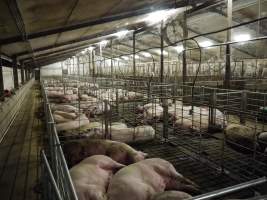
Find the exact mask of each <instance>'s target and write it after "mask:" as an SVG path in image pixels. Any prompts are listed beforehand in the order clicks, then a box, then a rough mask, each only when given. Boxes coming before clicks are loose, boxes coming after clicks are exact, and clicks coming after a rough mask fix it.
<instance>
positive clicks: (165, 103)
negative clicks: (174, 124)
mask: <svg viewBox="0 0 267 200" xmlns="http://www.w3.org/2000/svg"><path fill="white" fill-rule="evenodd" d="M162 102H163V137H164V139H165V140H166V139H168V138H169V133H168V123H169V116H168V100H167V99H163V100H162Z"/></svg>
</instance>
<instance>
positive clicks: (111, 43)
mask: <svg viewBox="0 0 267 200" xmlns="http://www.w3.org/2000/svg"><path fill="white" fill-rule="evenodd" d="M110 48H111V55H110V56H111V58H110V69H111V72H110V73H111V78H112V85H113V78H114V74H113V41H112V40H111V41H110Z"/></svg>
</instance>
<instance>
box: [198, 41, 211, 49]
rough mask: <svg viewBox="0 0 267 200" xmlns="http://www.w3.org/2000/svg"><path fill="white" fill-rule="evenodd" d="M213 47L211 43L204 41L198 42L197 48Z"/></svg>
mask: <svg viewBox="0 0 267 200" xmlns="http://www.w3.org/2000/svg"><path fill="white" fill-rule="evenodd" d="M212 45H213V43H212V42H211V41H209V40H206V41H203V42H199V46H201V47H204V48H205V47H210V46H212Z"/></svg>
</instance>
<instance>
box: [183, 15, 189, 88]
mask: <svg viewBox="0 0 267 200" xmlns="http://www.w3.org/2000/svg"><path fill="white" fill-rule="evenodd" d="M187 37H188V30H187V17H186V14H184V19H183V38H184V39H186V38H187ZM183 47H184V51H183V85H184V84H185V83H186V81H187V62H186V51H185V49H186V41H184V42H183Z"/></svg>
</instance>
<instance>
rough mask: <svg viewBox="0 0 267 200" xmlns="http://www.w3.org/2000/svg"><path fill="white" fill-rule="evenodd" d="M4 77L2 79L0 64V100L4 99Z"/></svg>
mask: <svg viewBox="0 0 267 200" xmlns="http://www.w3.org/2000/svg"><path fill="white" fill-rule="evenodd" d="M4 100H5V97H4V79H3V67H2V65H1V66H0V101H4Z"/></svg>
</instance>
